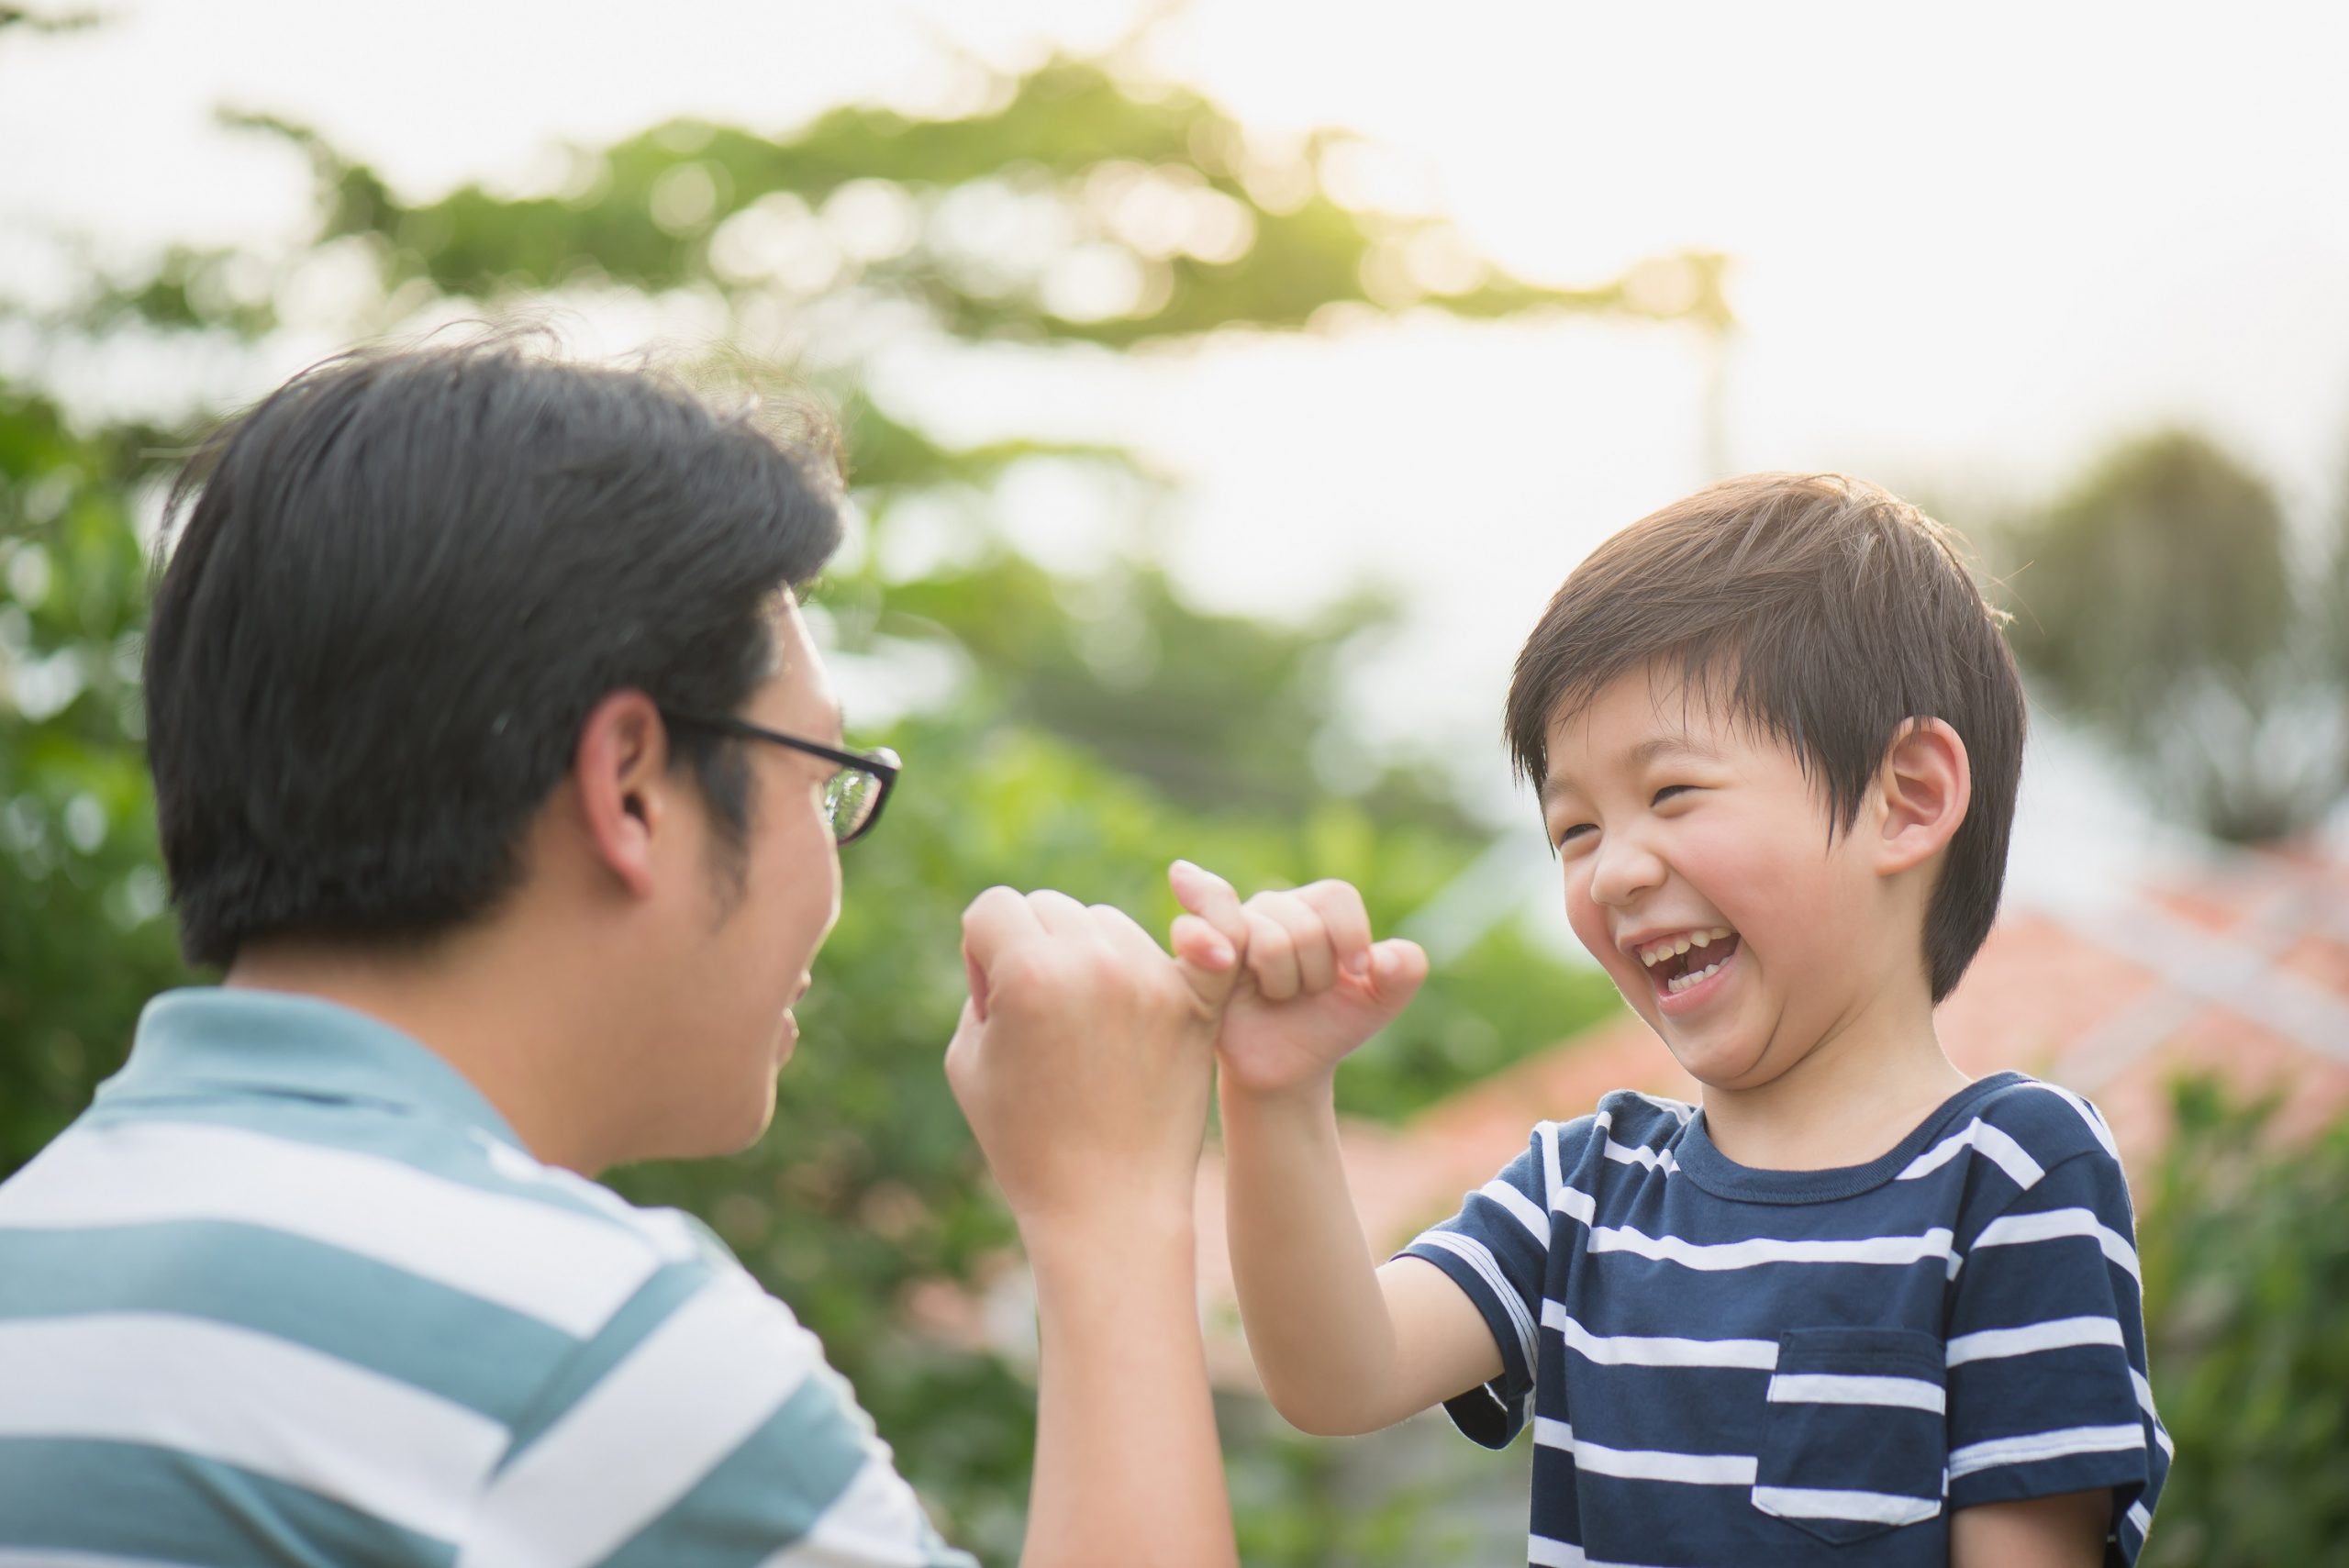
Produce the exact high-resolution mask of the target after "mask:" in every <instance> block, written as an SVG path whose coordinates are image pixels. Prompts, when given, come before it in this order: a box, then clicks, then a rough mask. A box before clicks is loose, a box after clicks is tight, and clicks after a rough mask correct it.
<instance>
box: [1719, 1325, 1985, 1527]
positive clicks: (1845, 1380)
mask: <svg viewBox="0 0 2349 1568" xmlns="http://www.w3.org/2000/svg"><path fill="white" fill-rule="evenodd" d="M1944 1408H1945V1407H1944V1403H1943V1387H1942V1343H1941V1341H1940V1340H1937V1339H1935V1338H1934V1337H1933V1336H1932V1335H1931V1334H1924V1333H1919V1332H1917V1331H1916V1330H1914V1329H1794V1330H1792V1331H1791V1332H1789V1333H1786V1334H1783V1335H1781V1336H1779V1339H1778V1365H1777V1370H1776V1373H1773V1374H1772V1376H1771V1378H1770V1393H1769V1407H1768V1408H1767V1410H1766V1411H1765V1413H1764V1417H1763V1426H1762V1442H1761V1451H1760V1452H1759V1453H1757V1454H1756V1455H1755V1456H1754V1461H1755V1462H1754V1475H1753V1506H1754V1507H1756V1508H1758V1509H1760V1510H1761V1511H1762V1512H1763V1513H1765V1514H1769V1515H1771V1516H1773V1517H1774V1518H1781V1519H1784V1520H1786V1521H1787V1523H1789V1524H1792V1525H1795V1526H1797V1527H1798V1528H1799V1529H1805V1530H1808V1531H1809V1532H1810V1533H1811V1534H1812V1535H1815V1536H1817V1537H1819V1538H1820V1540H1825V1541H1830V1542H1833V1543H1836V1544H1839V1545H1840V1544H1842V1543H1843V1542H1846V1541H1854V1540H1866V1539H1867V1538H1868V1537H1870V1536H1873V1535H1880V1534H1882V1533H1883V1532H1884V1531H1886V1530H1888V1529H1898V1527H1900V1526H1902V1525H1913V1524H1920V1523H1922V1522H1923V1521H1924V1520H1926V1519H1930V1518H1934V1517H1935V1516H1936V1515H1938V1514H1939V1513H1940V1512H1941V1511H1942V1494H1943V1489H1944V1481H1943V1470H1944V1466H1945V1464H1946V1462H1947V1459H1948V1436H1947V1429H1946V1427H1945V1424H1944Z"/></svg>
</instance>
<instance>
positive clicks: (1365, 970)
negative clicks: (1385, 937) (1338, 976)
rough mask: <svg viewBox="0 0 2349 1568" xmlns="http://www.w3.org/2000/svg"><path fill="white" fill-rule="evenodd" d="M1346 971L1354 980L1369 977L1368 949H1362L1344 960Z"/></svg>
mask: <svg viewBox="0 0 2349 1568" xmlns="http://www.w3.org/2000/svg"><path fill="white" fill-rule="evenodd" d="M1346 973H1348V974H1351V975H1353V977H1354V978H1355V979H1356V980H1366V979H1368V978H1369V977H1370V952H1369V950H1368V949H1364V951H1361V952H1358V953H1356V954H1354V955H1353V957H1352V958H1350V959H1348V960H1346Z"/></svg>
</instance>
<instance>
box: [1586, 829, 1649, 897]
mask: <svg viewBox="0 0 2349 1568" xmlns="http://www.w3.org/2000/svg"><path fill="white" fill-rule="evenodd" d="M1663 881H1664V862H1663V861H1662V860H1660V859H1658V858H1657V857H1656V855H1655V853H1654V852H1653V851H1651V850H1648V849H1646V848H1645V847H1643V846H1642V845H1641V844H1640V843H1639V842H1638V841H1637V840H1635V839H1631V838H1629V837H1626V836H1621V835H1619V836H1617V837H1616V838H1614V839H1612V840H1601V841H1600V843H1599V845H1598V851H1596V853H1595V854H1594V856H1593V858H1592V860H1591V866H1590V896H1591V897H1592V899H1593V900H1595V901H1596V902H1598V903H1600V904H1604V905H1606V906H1609V907H1610V908H1620V907H1621V906H1624V905H1626V904H1628V903H1630V902H1631V900H1632V899H1634V898H1636V897H1638V896H1639V895H1641V894H1642V893H1645V892H1647V891H1649V890H1650V889H1652V888H1653V887H1655V886H1656V885H1658V884H1661V883H1662V882H1663Z"/></svg>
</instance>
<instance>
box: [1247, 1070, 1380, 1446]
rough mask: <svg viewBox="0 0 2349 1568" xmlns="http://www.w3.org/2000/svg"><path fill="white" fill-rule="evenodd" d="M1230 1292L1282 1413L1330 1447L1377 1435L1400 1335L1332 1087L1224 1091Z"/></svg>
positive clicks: (1269, 1391)
mask: <svg viewBox="0 0 2349 1568" xmlns="http://www.w3.org/2000/svg"><path fill="white" fill-rule="evenodd" d="M1222 1103H1223V1146H1224V1167H1225V1173H1226V1208H1227V1221H1226V1223H1227V1225H1228V1228H1229V1229H1230V1246H1231V1273H1232V1281H1233V1284H1234V1287H1235V1289H1236V1290H1237V1293H1238V1295H1239V1298H1240V1315H1241V1321H1242V1323H1244V1324H1245V1325H1246V1328H1247V1330H1248V1348H1249V1351H1250V1352H1251V1354H1252V1355H1253V1357H1254V1358H1255V1362H1256V1370H1257V1372H1258V1373H1259V1375H1261V1376H1262V1377H1263V1379H1264V1392H1265V1394H1266V1395H1267V1396H1269V1397H1270V1398H1271V1400H1272V1402H1273V1406H1274V1407H1275V1409H1277V1410H1279V1411H1280V1413H1281V1414H1282V1415H1283V1416H1284V1417H1286V1418H1287V1419H1288V1420H1289V1422H1290V1423H1291V1424H1292V1425H1294V1426H1297V1427H1298V1428H1300V1429H1304V1430H1306V1431H1309V1432H1315V1433H1319V1434H1321V1435H1324V1436H1339V1435H1350V1434H1353V1433H1357V1432H1364V1431H1372V1430H1375V1429H1378V1428H1380V1427H1383V1426H1386V1425H1388V1424H1389V1423H1391V1422H1393V1421H1396V1420H1398V1419H1400V1418H1402V1417H1403V1416H1405V1415H1408V1414H1410V1413H1411V1412H1410V1411H1409V1410H1408V1409H1399V1408H1389V1406H1390V1405H1391V1404H1392V1403H1393V1400H1392V1399H1391V1398H1389V1397H1388V1396H1389V1395H1390V1394H1391V1392H1392V1390H1393V1389H1394V1387H1395V1385H1396V1381H1397V1379H1396V1376H1395V1371H1396V1368H1395V1361H1396V1347H1395V1331H1394V1325H1393V1321H1392V1319H1391V1318H1390V1317H1389V1315H1388V1312H1387V1307H1386V1297H1385V1296H1384V1294H1383V1293H1382V1291H1381V1289H1380V1286H1379V1282H1378V1275H1377V1272H1376V1266H1375V1263H1374V1262H1373V1261H1372V1259H1371V1256H1370V1249H1369V1245H1368V1243H1367V1242H1366V1241H1365V1240H1364V1237H1363V1230H1362V1222H1361V1219H1360V1218H1359V1217H1358V1216H1357V1215H1356V1214H1355V1212H1354V1206H1353V1195H1352V1194H1351V1193H1350V1192H1349V1191H1348V1190H1347V1187H1346V1173H1345V1166H1344V1163H1343V1162H1342V1161H1341V1159H1340V1156H1339V1149H1338V1121H1337V1110H1336V1106H1335V1104H1334V1101H1333V1097H1332V1095H1331V1091H1330V1081H1329V1079H1328V1078H1326V1077H1325V1078H1323V1079H1321V1080H1319V1081H1318V1082H1317V1083H1315V1084H1312V1085H1310V1086H1308V1087H1307V1088H1303V1089H1299V1090H1296V1091H1290V1092H1286V1093H1284V1094H1281V1095H1255V1094H1252V1093H1250V1092H1249V1091H1247V1090H1244V1089H1241V1088H1237V1087H1235V1086H1233V1085H1232V1084H1230V1081H1229V1080H1228V1079H1227V1080H1226V1082H1225V1084H1224V1085H1223V1089H1222Z"/></svg>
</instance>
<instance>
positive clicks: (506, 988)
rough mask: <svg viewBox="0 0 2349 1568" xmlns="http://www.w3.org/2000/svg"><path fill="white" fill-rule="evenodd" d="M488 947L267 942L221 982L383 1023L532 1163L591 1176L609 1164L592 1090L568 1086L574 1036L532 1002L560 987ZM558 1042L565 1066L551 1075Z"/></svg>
mask: <svg viewBox="0 0 2349 1568" xmlns="http://www.w3.org/2000/svg"><path fill="white" fill-rule="evenodd" d="M497 945H498V943H497V940H496V939H495V938H494V937H491V938H484V939H482V940H478V941H473V940H469V941H467V942H466V943H464V944H463V945H462V947H459V946H456V945H454V944H444V945H441V946H437V947H434V948H431V949H428V950H417V951H382V950H376V949H361V948H356V947H351V946H346V945H342V944H330V943H315V942H303V941H276V942H269V943H262V944H258V945H253V946H249V947H248V949H247V950H246V951H243V952H241V953H239V955H238V958H237V961H236V962H235V963H234V964H232V965H231V966H230V967H229V969H228V973H227V974H226V975H224V976H223V977H222V981H221V984H223V985H225V986H227V987H229V988H231V989H240V990H255V991H277V992H284V993H288V994H292V995H305V996H315V997H317V998H318V999H319V1000H321V1001H326V1002H332V1003H335V1004H336V1005H338V1006H344V1007H349V1008H351V1010H352V1011H354V1012H359V1013H364V1014H366V1015H367V1016H368V1017H369V1018H374V1019H376V1020H377V1021H379V1022H381V1023H384V1024H388V1025H390V1026H391V1027H392V1028H394V1029H398V1030H399V1031H400V1032H401V1033H403V1034H405V1035H406V1036H408V1037H409V1038H410V1039H411V1040H416V1041H417V1042H418V1043H419V1044H421V1045H423V1046H424V1047H425V1048H426V1049H428V1050H429V1051H432V1053H433V1054H434V1055H436V1056H439V1057H440V1058H441V1060H443V1061H445V1062H448V1063H449V1064H450V1065H451V1067H454V1068H455V1069H456V1070H457V1071H458V1072H459V1073H462V1074H463V1075H464V1077H465V1079H466V1080H467V1081H468V1082H469V1083H471V1084H473V1087H474V1088H475V1089H477V1090H479V1091H480V1092H481V1095H482V1097H483V1098H484V1099H486V1100H487V1101H489V1103H490V1104H491V1105H492V1106H495V1108H496V1110H497V1112H498V1114H499V1115H501V1116H503V1117H504V1118H506V1120H507V1125H509V1126H511V1127H512V1128H513V1129H514V1130H515V1132H516V1133H517V1134H518V1135H519V1137H520V1138H521V1140H522V1141H523V1143H524V1144H525V1145H526V1146H527V1147H528V1148H529V1151H530V1152H531V1153H532V1154H533V1155H534V1156H536V1157H537V1158H538V1159H539V1160H540V1161H542V1162H545V1163H547V1164H551V1165H560V1166H563V1167H565V1168H567V1169H570V1170H574V1171H577V1172H579V1173H582V1174H585V1175H593V1174H594V1173H596V1170H598V1169H601V1168H602V1167H604V1166H606V1165H608V1164H610V1163H612V1162H613V1161H611V1160H609V1159H607V1158H606V1157H604V1155H603V1154H602V1152H601V1149H600V1140H599V1138H598V1132H599V1130H600V1129H598V1127H597V1125H596V1118H595V1117H594V1116H593V1114H592V1111H591V1109H590V1102H591V1100H592V1095H583V1094H581V1093H580V1092H579V1091H580V1090H582V1089H583V1088H585V1087H586V1086H587V1085H585V1084H583V1083H581V1082H580V1080H581V1079H582V1078H583V1077H585V1076H589V1075H590V1074H587V1073H584V1071H583V1070H584V1068H585V1065H586V1064H585V1063H584V1062H581V1061H579V1060H577V1059H578V1058H580V1057H584V1055H585V1054H586V1052H585V1051H582V1050H580V1049H579V1046H580V1043H581V1040H582V1037H581V1036H580V1035H579V1034H578V1033H577V1032H576V1031H574V1030H572V1029H568V1028H566V1027H565V1026H564V1025H563V1024H562V1022H561V1021H560V1020H556V1019H551V1018H547V1017H545V1016H544V1013H543V1008H542V1006H540V1002H541V1001H542V999H543V998H545V997H546V996H548V995H560V994H561V990H562V988H561V987H557V986H541V985H537V984H531V983H530V982H529V980H528V979H527V978H524V977H525V976H527V975H528V974H529V973H531V972H530V970H529V966H528V965H527V964H524V963H518V962H513V959H514V957H515V955H511V954H507V955H503V956H501V955H498V954H495V953H491V952H484V951H482V950H483V949H484V948H491V947H495V946H497ZM565 1042H568V1044H569V1047H570V1052H569V1053H570V1054H571V1055H572V1056H573V1063H572V1071H571V1072H570V1073H563V1072H560V1071H555V1070H554V1064H555V1063H556V1062H557V1059H558V1053H560V1052H562V1051H563V1049H564V1045H565Z"/></svg>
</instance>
